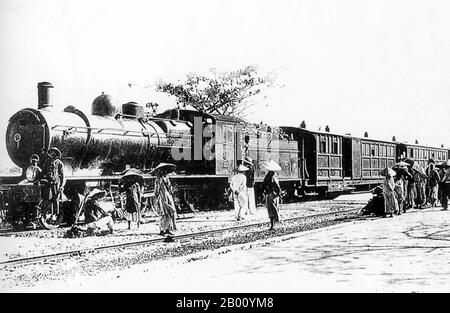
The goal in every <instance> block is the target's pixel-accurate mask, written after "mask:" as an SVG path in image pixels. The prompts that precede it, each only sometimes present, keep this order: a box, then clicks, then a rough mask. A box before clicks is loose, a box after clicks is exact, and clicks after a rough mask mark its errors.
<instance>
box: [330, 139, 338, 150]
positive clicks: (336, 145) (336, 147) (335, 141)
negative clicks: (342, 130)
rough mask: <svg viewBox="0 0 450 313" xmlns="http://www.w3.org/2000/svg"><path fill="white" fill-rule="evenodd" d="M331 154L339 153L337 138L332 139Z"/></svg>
mask: <svg viewBox="0 0 450 313" xmlns="http://www.w3.org/2000/svg"><path fill="white" fill-rule="evenodd" d="M332 149H333V150H332V152H331V153H333V154H338V153H339V141H338V139H337V138H335V137H334V138H333V146H332Z"/></svg>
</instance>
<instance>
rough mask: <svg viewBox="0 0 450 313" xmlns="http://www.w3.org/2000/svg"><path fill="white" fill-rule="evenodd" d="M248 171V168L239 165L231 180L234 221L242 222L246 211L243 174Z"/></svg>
mask: <svg viewBox="0 0 450 313" xmlns="http://www.w3.org/2000/svg"><path fill="white" fill-rule="evenodd" d="M245 171H248V167H246V166H244V165H242V164H241V165H239V166H238V168H237V169H236V172H237V173H236V174H235V175H234V176H233V177H232V178H231V182H230V189H231V191H232V192H233V202H234V212H235V216H236V219H237V220H238V221H239V220H242V219H243V218H244V217H243V215H244V214H245V212H246V211H247V204H248V200H247V178H246V177H245V175H244V174H243V172H245Z"/></svg>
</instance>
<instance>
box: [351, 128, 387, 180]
mask: <svg viewBox="0 0 450 313" xmlns="http://www.w3.org/2000/svg"><path fill="white" fill-rule="evenodd" d="M343 140H344V161H345V162H344V173H345V177H346V179H347V180H351V184H352V185H355V186H358V185H370V184H378V183H380V182H381V181H382V180H383V176H382V175H381V172H382V170H383V169H385V168H386V167H388V166H389V167H392V166H393V165H394V164H395V162H396V157H395V154H396V144H395V143H394V142H389V141H381V140H374V139H369V138H357V137H351V136H345V137H344V139H343Z"/></svg>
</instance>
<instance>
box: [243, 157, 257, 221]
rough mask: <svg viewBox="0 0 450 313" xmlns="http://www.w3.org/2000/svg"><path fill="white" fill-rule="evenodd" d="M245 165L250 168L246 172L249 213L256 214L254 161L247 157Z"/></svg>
mask: <svg viewBox="0 0 450 313" xmlns="http://www.w3.org/2000/svg"><path fill="white" fill-rule="evenodd" d="M244 165H245V166H247V167H248V171H245V172H244V174H245V177H247V199H248V212H249V213H250V214H255V213H256V204H255V166H254V165H253V160H252V159H251V158H250V157H245V159H244Z"/></svg>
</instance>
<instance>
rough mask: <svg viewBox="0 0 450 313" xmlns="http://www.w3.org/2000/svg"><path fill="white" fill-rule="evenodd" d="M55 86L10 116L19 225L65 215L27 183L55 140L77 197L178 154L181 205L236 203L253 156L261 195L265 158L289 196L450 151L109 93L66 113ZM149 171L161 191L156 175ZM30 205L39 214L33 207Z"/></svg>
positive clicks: (8, 200) (8, 189)
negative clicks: (149, 107)
mask: <svg viewBox="0 0 450 313" xmlns="http://www.w3.org/2000/svg"><path fill="white" fill-rule="evenodd" d="M52 89H53V86H52V84H50V83H48V82H41V83H39V84H38V100H39V101H38V108H37V109H34V108H27V109H22V110H20V111H18V112H17V113H16V114H14V115H13V116H12V117H11V118H10V120H9V123H8V127H7V131H6V147H7V151H8V154H9V156H10V158H11V160H12V161H13V162H14V163H15V164H16V165H17V166H19V167H20V168H22V175H21V176H20V177H13V178H11V177H3V178H1V180H0V191H1V201H0V205H1V206H2V207H1V208H0V210H3V211H8V213H9V216H10V217H12V221H13V223H16V224H17V223H19V222H20V221H22V222H24V220H25V221H26V222H27V221H29V219H30V218H32V219H36V220H38V221H39V222H40V224H41V225H42V226H43V227H45V228H53V227H57V226H58V225H59V224H60V222H61V221H62V222H63V219H55V218H54V216H52V214H51V212H50V211H49V209H48V208H45V207H44V204H43V201H42V197H41V194H40V192H41V188H40V186H39V184H30V183H27V181H30V182H31V181H32V180H33V179H34V177H27V168H28V167H29V165H30V164H29V160H30V156H31V155H33V154H37V155H38V156H39V157H40V160H44V159H45V157H46V153H47V151H48V150H49V149H50V147H57V148H58V149H59V150H60V151H61V153H62V161H63V163H64V167H65V176H66V180H67V182H66V187H65V192H64V193H65V194H66V195H68V198H70V195H72V196H73V195H74V194H75V195H76V194H86V193H87V192H88V190H89V189H91V188H94V187H99V186H100V187H101V188H104V189H109V190H110V191H111V192H110V194H111V195H112V194H113V191H112V189H113V188H114V186H116V185H117V183H118V181H119V179H120V177H121V173H123V172H124V171H125V170H127V169H129V168H135V169H140V170H141V171H142V172H143V173H149V172H150V170H151V169H152V168H154V167H155V166H157V165H158V164H159V163H161V162H170V163H173V164H175V165H176V166H177V167H176V173H175V175H174V176H172V181H173V183H174V185H175V186H176V190H177V191H176V202H177V205H178V206H179V208H180V209H183V208H190V209H200V210H202V209H203V210H205V209H212V208H217V207H219V206H221V205H222V204H223V203H224V202H226V201H225V199H226V190H227V187H228V182H229V179H230V177H231V176H232V174H233V171H234V169H235V168H236V166H237V165H238V164H239V163H240V162H241V160H243V159H244V157H250V158H252V159H253V161H254V165H255V182H256V185H255V192H256V195H257V197H259V196H260V195H261V183H262V180H263V177H264V174H265V173H264V170H263V166H262V164H263V162H265V161H267V160H270V159H272V160H274V161H276V162H277V163H278V164H280V166H281V168H282V170H281V171H280V173H279V178H280V183H281V186H282V188H283V189H284V190H285V192H286V194H287V195H288V196H289V197H301V196H303V195H308V194H321V195H324V194H326V193H329V192H342V191H349V190H363V189H367V188H371V186H373V185H376V184H379V183H380V182H381V180H382V176H381V171H382V170H383V169H384V168H385V167H386V166H392V165H393V164H394V163H395V162H396V161H398V160H399V159H403V158H405V157H409V158H413V159H414V160H416V161H417V162H419V164H420V165H422V166H425V165H426V162H427V161H428V159H434V160H436V161H444V160H446V159H447V158H450V151H449V150H446V149H444V148H442V147H441V148H433V147H426V146H419V145H417V144H415V145H409V144H403V143H397V142H395V141H392V142H389V141H381V140H373V139H369V138H367V137H364V138H357V137H353V136H349V135H345V136H344V135H339V134H333V133H331V132H329V131H327V130H326V131H324V132H320V131H311V130H307V129H306V126H305V125H302V126H300V127H298V128H297V127H273V126H269V125H266V124H252V123H247V122H246V121H244V120H242V119H240V118H237V117H231V116H224V115H219V114H206V113H202V112H198V111H193V110H186V109H171V110H168V111H165V112H163V113H161V114H157V115H149V114H146V113H145V111H144V108H143V107H142V106H140V105H139V104H137V103H135V102H129V103H126V104H123V105H122V108H121V110H119V109H118V108H117V107H115V106H114V105H113V104H112V103H111V99H110V96H108V95H106V94H102V95H100V96H99V97H97V98H96V99H95V100H94V101H93V103H92V109H91V114H87V113H86V112H83V111H81V110H79V109H77V108H75V107H73V106H68V107H66V108H64V109H63V110H62V111H61V110H57V108H56V107H55V106H54V104H53V101H52V97H51V91H52ZM143 177H144V181H145V183H144V185H145V187H146V190H147V191H148V192H149V194H150V195H151V190H152V183H153V180H154V177H153V176H152V175H151V174H144V175H143ZM112 197H113V196H112ZM30 205H31V206H32V207H33V208H34V209H33V210H31V211H33V212H34V213H33V214H32V216H31V217H30V216H29V215H30V213H24V212H25V211H26V212H29V211H30V210H29V209H24V208H26V207H27V206H30ZM24 215H26V216H25V217H24ZM26 222H25V223H26Z"/></svg>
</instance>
